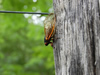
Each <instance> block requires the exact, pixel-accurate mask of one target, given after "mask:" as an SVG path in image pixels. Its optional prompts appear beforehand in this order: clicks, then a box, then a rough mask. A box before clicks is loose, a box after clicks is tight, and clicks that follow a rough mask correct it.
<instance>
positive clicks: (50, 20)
mask: <svg viewBox="0 0 100 75" xmlns="http://www.w3.org/2000/svg"><path fill="white" fill-rule="evenodd" d="M44 33H45V37H44V43H45V45H46V46H47V45H48V44H50V43H51V46H52V44H53V43H52V42H51V39H52V38H53V36H54V33H55V16H54V14H53V13H51V14H49V15H48V16H47V17H46V19H45V20H44Z"/></svg>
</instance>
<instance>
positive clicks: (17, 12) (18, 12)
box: [0, 11, 49, 15]
mask: <svg viewBox="0 0 100 75" xmlns="http://www.w3.org/2000/svg"><path fill="white" fill-rule="evenodd" d="M0 13H16V14H41V15H48V14H49V13H42V12H22V11H0Z"/></svg>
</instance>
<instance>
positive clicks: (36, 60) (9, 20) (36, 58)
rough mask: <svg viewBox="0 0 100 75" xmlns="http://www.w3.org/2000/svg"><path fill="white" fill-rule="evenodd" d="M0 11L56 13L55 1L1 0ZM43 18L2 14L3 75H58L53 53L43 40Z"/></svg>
mask: <svg viewBox="0 0 100 75" xmlns="http://www.w3.org/2000/svg"><path fill="white" fill-rule="evenodd" d="M0 10H8V11H30V12H52V0H49V1H47V0H0ZM34 19H37V20H34ZM43 19H44V16H41V15H28V14H24V15H22V14H7V13H6V14H4V13H3V14H0V75H54V61H53V50H52V48H51V47H50V46H49V47H45V46H44V41H43V40H44V27H43V24H42V23H41V21H43Z"/></svg>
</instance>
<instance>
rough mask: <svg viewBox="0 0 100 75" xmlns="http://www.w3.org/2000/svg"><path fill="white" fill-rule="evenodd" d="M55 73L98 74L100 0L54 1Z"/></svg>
mask: <svg viewBox="0 0 100 75" xmlns="http://www.w3.org/2000/svg"><path fill="white" fill-rule="evenodd" d="M53 4H54V13H55V15H56V34H55V38H59V39H55V40H54V59H55V71H56V72H55V73H56V75H100V51H99V50H100V13H99V12H100V11H99V10H100V7H99V5H100V1H99V0H53Z"/></svg>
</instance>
